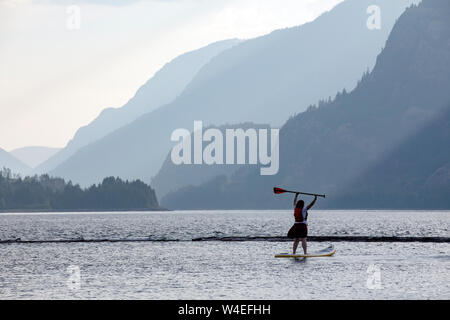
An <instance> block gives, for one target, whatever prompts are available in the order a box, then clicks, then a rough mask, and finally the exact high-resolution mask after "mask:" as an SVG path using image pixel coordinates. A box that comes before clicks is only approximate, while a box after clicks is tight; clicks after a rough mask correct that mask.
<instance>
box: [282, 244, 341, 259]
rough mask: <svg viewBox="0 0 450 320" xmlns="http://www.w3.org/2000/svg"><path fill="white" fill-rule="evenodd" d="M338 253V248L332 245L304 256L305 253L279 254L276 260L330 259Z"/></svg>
mask: <svg viewBox="0 0 450 320" xmlns="http://www.w3.org/2000/svg"><path fill="white" fill-rule="evenodd" d="M299 249H300V250H302V249H301V248H299ZM335 252H336V247H335V246H334V244H330V245H329V246H328V247H327V248H325V249H322V250H320V251H317V252H311V253H308V254H306V255H305V254H303V253H301V254H300V253H296V254H292V253H279V254H277V255H275V258H315V257H329V256H332V255H333V254H334V253H335Z"/></svg>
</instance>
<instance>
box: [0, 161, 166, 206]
mask: <svg viewBox="0 0 450 320" xmlns="http://www.w3.org/2000/svg"><path fill="white" fill-rule="evenodd" d="M156 209H160V206H159V204H158V200H157V198H156V194H155V190H154V189H152V188H151V187H150V186H149V185H147V184H145V183H144V182H142V181H140V180H134V181H128V180H126V181H124V180H122V179H120V178H115V177H107V178H105V179H103V181H102V182H101V183H99V184H94V185H92V186H90V187H88V188H81V187H80V186H79V185H78V184H73V183H72V182H71V181H69V182H66V181H65V180H64V179H62V178H57V177H51V176H49V175H47V174H44V175H40V176H37V175H35V176H32V177H30V176H27V177H24V178H22V177H21V176H20V175H17V174H13V173H12V172H11V170H10V169H7V168H3V169H1V170H0V211H19V210H24V211H71V210H73V211H106V210H125V211H126V210H156Z"/></svg>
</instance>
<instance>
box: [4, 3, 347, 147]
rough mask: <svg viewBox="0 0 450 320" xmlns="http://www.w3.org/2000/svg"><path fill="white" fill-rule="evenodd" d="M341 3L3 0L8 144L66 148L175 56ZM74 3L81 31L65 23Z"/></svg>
mask: <svg viewBox="0 0 450 320" xmlns="http://www.w3.org/2000/svg"><path fill="white" fill-rule="evenodd" d="M342 1H343V0H140V1H139V0H91V1H89V0H0V148H3V149H6V150H7V151H10V150H12V149H15V148H18V147H24V146H49V147H64V146H65V145H66V144H67V142H68V141H69V140H70V139H71V138H72V137H73V135H74V134H75V132H76V130H77V129H78V128H79V127H81V126H83V125H86V124H88V123H89V122H90V121H92V120H93V119H94V118H95V117H96V116H97V115H98V114H99V113H100V111H101V110H103V109H104V108H107V107H115V108H116V107H121V106H123V105H124V104H125V103H126V102H127V101H128V100H129V99H130V98H131V97H132V96H133V95H134V94H135V93H136V90H137V89H138V88H139V87H140V86H141V85H142V84H144V83H145V82H146V81H147V80H148V79H149V78H151V77H152V75H153V74H154V73H155V72H156V71H157V70H158V69H160V68H161V67H162V66H163V65H164V64H165V63H167V62H169V61H170V60H172V59H173V58H175V57H176V56H178V55H180V54H182V53H184V52H187V51H191V50H195V49H198V48H200V47H203V46H205V45H208V44H209V43H212V42H215V41H219V40H224V39H230V38H240V39H248V38H253V37H257V36H260V35H263V34H267V33H269V32H271V31H273V30H276V29H280V28H286V27H291V26H296V25H301V24H303V23H305V22H308V21H311V20H313V19H314V18H316V17H317V16H318V15H320V14H321V13H323V12H324V11H327V10H330V9H331V8H333V7H334V6H335V5H336V4H338V3H340V2H342ZM70 5H76V6H77V7H78V8H79V9H80V15H79V17H80V20H79V21H80V24H79V29H71V28H69V27H68V26H67V24H68V22H73V21H74V20H70V17H73V11H70V10H71V9H69V7H70ZM74 23H75V25H76V21H75V22H74ZM69 25H70V23H69ZM71 25H73V24H71Z"/></svg>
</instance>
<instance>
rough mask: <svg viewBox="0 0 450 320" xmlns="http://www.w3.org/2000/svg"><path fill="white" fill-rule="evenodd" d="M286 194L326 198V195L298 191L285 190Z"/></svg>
mask: <svg viewBox="0 0 450 320" xmlns="http://www.w3.org/2000/svg"><path fill="white" fill-rule="evenodd" d="M284 192H288V193H299V194H304V195H307V196H318V197H322V198H325V195H324V194H317V193H307V192H297V191H289V190H284Z"/></svg>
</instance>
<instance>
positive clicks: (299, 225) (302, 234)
mask: <svg viewBox="0 0 450 320" xmlns="http://www.w3.org/2000/svg"><path fill="white" fill-rule="evenodd" d="M298 195H299V193H298V192H297V193H296V194H295V198H294V207H295V209H294V218H295V223H294V225H293V226H292V227H291V229H290V230H289V232H288V237H289V238H291V239H294V246H293V251H294V254H295V252H296V251H297V247H298V243H299V242H300V241H301V242H302V247H303V252H304V253H305V254H307V245H306V237H307V236H308V223H307V220H308V210H309V209H311V207H312V206H313V205H314V203H316V200H317V196H314V200H313V201H312V202H311V203H310V204H309V205H308V206H307V207H306V208H305V202H304V201H303V200H299V201H297V198H298Z"/></svg>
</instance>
